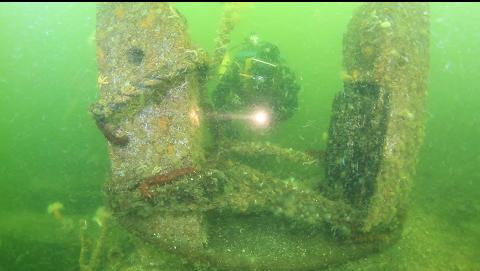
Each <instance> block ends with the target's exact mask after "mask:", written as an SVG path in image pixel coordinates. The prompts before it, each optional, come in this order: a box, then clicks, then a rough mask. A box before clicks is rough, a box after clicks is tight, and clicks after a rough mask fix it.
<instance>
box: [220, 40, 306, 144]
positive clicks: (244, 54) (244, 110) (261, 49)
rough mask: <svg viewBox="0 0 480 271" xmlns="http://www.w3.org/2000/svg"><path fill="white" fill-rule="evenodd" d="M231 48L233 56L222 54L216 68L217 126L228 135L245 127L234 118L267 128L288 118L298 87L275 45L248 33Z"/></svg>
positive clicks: (295, 105)
mask: <svg viewBox="0 0 480 271" xmlns="http://www.w3.org/2000/svg"><path fill="white" fill-rule="evenodd" d="M234 51H235V52H236V53H235V54H234V55H233V57H231V55H230V53H228V52H227V53H226V54H225V56H224V58H223V61H222V63H221V64H220V66H219V69H218V73H219V76H220V82H219V83H218V85H217V87H216V89H215V90H214V92H213V93H212V100H213V105H214V107H215V111H216V114H217V116H216V119H217V127H216V128H217V129H218V130H219V134H220V136H224V137H226V138H231V139H232V138H239V137H240V136H241V135H242V133H243V132H242V131H243V130H245V129H244V128H243V129H242V126H245V125H244V122H240V123H239V122H238V121H237V122H236V121H235V120H250V123H251V124H252V125H250V128H269V127H272V126H275V124H277V123H278V122H280V121H284V120H286V119H288V118H290V117H291V116H292V115H293V114H294V112H295V111H296V110H297V107H298V101H297V95H298V91H299V90H300V86H299V84H298V82H297V80H296V77H295V74H294V73H293V72H292V71H291V70H290V68H289V67H287V66H286V64H285V61H284V60H283V59H282V58H281V57H280V50H279V49H278V47H277V46H276V45H274V44H272V43H269V42H265V41H261V40H260V39H259V38H258V36H257V35H255V34H251V35H250V36H249V37H248V38H247V39H245V41H244V42H243V43H242V44H241V45H240V46H239V47H238V48H237V50H234ZM242 124H243V125H242ZM262 130H265V129H262Z"/></svg>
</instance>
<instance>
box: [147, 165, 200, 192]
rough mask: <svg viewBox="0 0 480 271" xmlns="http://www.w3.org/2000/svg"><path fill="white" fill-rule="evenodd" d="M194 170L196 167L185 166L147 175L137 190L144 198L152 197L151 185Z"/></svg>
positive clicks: (156, 184)
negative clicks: (164, 172)
mask: <svg viewBox="0 0 480 271" xmlns="http://www.w3.org/2000/svg"><path fill="white" fill-rule="evenodd" d="M195 172H196V169H195V168H194V167H185V168H180V169H176V170H173V171H170V172H168V173H166V174H162V175H155V176H151V177H147V178H145V179H144V180H143V181H142V182H141V183H140V184H139V186H138V190H139V191H140V194H142V196H143V198H144V199H150V198H152V192H151V191H150V188H151V187H152V186H159V185H164V184H167V183H169V182H171V181H173V180H175V179H177V178H179V177H182V176H185V175H191V174H194V173H195Z"/></svg>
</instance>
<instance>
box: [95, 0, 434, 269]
mask: <svg viewBox="0 0 480 271" xmlns="http://www.w3.org/2000/svg"><path fill="white" fill-rule="evenodd" d="M231 28H233V26H231V27H230V28H229V29H231ZM186 30H187V26H186V22H185V20H184V18H183V17H182V15H181V14H179V12H178V11H177V10H176V9H175V8H173V6H171V4H167V3H104V4H99V6H98V12H97V61H98V67H99V74H100V75H99V78H98V83H99V89H100V96H99V99H98V101H97V102H96V103H95V104H94V105H93V106H92V109H91V111H92V114H93V116H94V119H95V121H96V123H97V126H98V127H99V129H100V130H101V131H102V133H103V134H104V135H105V137H106V139H107V140H108V141H109V150H110V159H111V161H112V174H111V175H112V176H111V180H110V181H109V182H108V183H107V184H106V185H105V193H106V198H107V201H108V203H109V207H110V209H111V210H112V212H113V215H114V217H115V218H116V219H117V221H118V222H119V224H120V225H122V226H123V227H124V228H125V229H127V230H128V231H129V232H130V233H133V234H134V235H136V236H138V237H139V238H140V239H141V240H143V241H144V242H146V243H149V244H153V245H155V246H157V247H160V248H162V249H163V250H164V251H168V252H171V253H172V254H175V255H179V256H182V257H184V258H187V259H188V260H190V261H192V262H195V263H197V264H202V265H204V266H207V267H208V266H211V267H216V268H221V269H222V268H223V269H226V270H311V269H318V268H322V267H327V266H330V265H332V264H339V263H342V262H344V261H347V260H352V259H355V258H358V257H362V256H365V255H368V254H369V253H372V252H374V251H378V250H379V249H380V248H382V247H384V246H386V245H389V244H391V243H392V242H393V241H395V240H396V238H397V237H398V235H399V233H400V232H401V225H402V223H403V219H404V216H405V212H406V210H407V203H408V201H407V196H408V190H409V188H410V186H411V180H412V176H413V174H414V171H415V162H416V156H417V152H418V149H419V147H420V145H421V142H422V137H423V136H422V134H423V110H424V99H425V93H426V89H427V74H428V48H429V42H428V41H429V11H428V6H427V5H426V4H422V3H416V4H406V3H369V4H365V5H363V6H362V7H361V8H359V9H358V10H357V11H356V12H355V14H354V16H353V18H352V20H351V22H350V24H349V26H348V30H347V32H346V34H345V37H344V67H345V71H346V74H345V78H344V80H345V82H344V83H345V84H344V85H345V87H344V90H343V91H341V92H340V93H339V94H338V95H337V96H336V98H335V101H334V104H333V108H332V121H331V126H330V132H329V142H328V147H327V150H326V157H325V163H323V162H324V161H323V158H322V157H312V156H310V155H307V154H305V153H303V152H300V151H296V150H292V149H284V148H281V147H279V146H275V145H272V144H268V143H262V142H242V141H241V138H240V139H236V140H234V141H233V140H231V139H228V140H227V139H226V140H222V137H221V135H220V137H218V135H217V137H215V144H214V146H212V144H211V143H210V144H208V140H207V139H208V138H209V134H215V129H216V126H215V122H214V121H211V119H210V118H208V116H209V115H210V113H211V112H212V110H213V107H212V105H210V103H209V101H208V97H207V95H206V91H205V87H204V83H205V81H206V79H207V73H208V70H209V67H208V64H209V62H208V58H207V57H206V55H205V54H204V53H203V52H202V51H201V50H199V49H196V48H194V47H193V45H192V44H191V41H190V39H189V37H188V34H187V31H186ZM224 32H225V31H223V32H222V33H223V35H226V34H225V33H224ZM222 40H223V41H225V42H226V41H228V39H227V38H225V37H223V39H222ZM225 42H223V43H222V42H220V43H221V44H224V43H225ZM221 51H222V50H216V52H217V55H216V56H215V60H214V61H213V63H214V65H218V62H219V59H221V56H219V55H218V53H219V52H221ZM215 63H216V64H215ZM323 166H325V168H323ZM292 169H293V171H292ZM324 171H325V172H326V174H325V175H323V174H324ZM286 172H288V175H287V174H286ZM139 246H141V245H139ZM143 251H144V249H143V248H139V249H138V250H137V251H136V252H132V253H137V254H141V253H144V252H143ZM149 257H156V256H155V255H153V254H149ZM142 264H143V263H142V262H141V261H140V258H139V260H138V262H128V263H124V266H125V268H127V267H126V266H130V267H131V266H142ZM119 265H121V264H119V263H116V265H115V266H116V267H118V266H119ZM117 270H118V269H117Z"/></svg>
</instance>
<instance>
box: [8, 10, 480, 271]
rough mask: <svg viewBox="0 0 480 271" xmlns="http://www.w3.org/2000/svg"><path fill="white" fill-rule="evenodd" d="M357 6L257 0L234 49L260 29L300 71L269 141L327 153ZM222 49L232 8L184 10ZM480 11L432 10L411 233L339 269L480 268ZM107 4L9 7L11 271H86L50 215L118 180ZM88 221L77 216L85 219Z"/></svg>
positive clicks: (90, 208) (79, 213) (75, 245)
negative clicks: (293, 95)
mask: <svg viewBox="0 0 480 271" xmlns="http://www.w3.org/2000/svg"><path fill="white" fill-rule="evenodd" d="M358 5H359V4H356V3H348V4H347V3H308V4H300V3H297V4H285V3H282V4H267V3H259V4H250V5H248V6H246V7H245V9H244V10H243V12H242V17H241V20H240V22H239V24H238V26H237V28H236V29H235V31H234V32H233V43H234V44H235V43H239V42H240V41H241V40H243V38H244V37H245V36H247V35H249V34H250V33H252V32H255V33H256V34H257V35H258V36H260V37H261V38H262V39H263V40H267V41H270V42H273V43H275V44H277V45H278V46H279V48H280V50H281V53H282V56H283V57H284V58H285V59H286V61H287V62H288V63H289V65H290V67H291V68H292V69H293V70H294V71H295V72H296V73H297V76H298V77H299V78H300V80H301V81H300V83H301V86H302V90H301V93H300V96H299V111H298V112H297V113H296V115H295V116H294V117H293V118H292V119H290V120H288V121H287V122H286V123H284V124H282V125H281V126H280V127H279V128H278V130H277V131H275V132H274V133H273V134H272V135H271V137H270V138H269V140H271V141H273V142H277V143H279V144H281V145H283V146H288V147H294V148H298V149H302V150H304V149H311V148H324V147H325V143H326V142H325V141H323V140H322V137H321V134H322V133H324V132H326V131H327V129H328V125H329V119H330V109H331V103H332V100H333V96H334V94H335V93H336V92H337V91H339V90H341V88H342V82H341V80H340V75H341V71H342V67H341V63H342V36H343V33H344V32H345V30H346V25H347V22H348V21H349V19H350V17H351V15H352V11H353V10H354V9H355V8H356V7H357V6H358ZM177 7H178V9H179V10H180V12H181V13H183V14H184V15H185V16H186V17H187V20H188V23H189V27H190V33H191V36H192V37H193V39H194V41H195V42H196V44H197V45H198V46H199V47H203V48H205V49H206V50H207V51H209V52H212V50H213V47H214V38H215V34H216V30H217V26H218V23H219V18H220V14H221V11H222V6H221V4H218V3H208V4H198V3H196V4H189V3H182V4H177ZM479 21H480V5H479V4H474V3H468V4H449V3H445V4H443V3H442V4H439V3H437V4H432V5H431V69H430V82H429V92H428V98H427V119H426V137H425V142H424V145H423V147H422V151H421V154H420V162H419V165H418V169H417V177H416V179H415V186H414V188H413V192H412V195H411V198H412V200H411V210H410V214H409V218H408V221H407V223H406V227H405V230H404V233H403V238H402V240H401V241H400V242H398V243H396V244H395V245H394V246H393V247H392V248H390V249H388V250H386V251H384V252H382V253H381V254H377V255H372V256H370V257H368V258H365V259H362V260H360V261H357V262H350V263H347V264H346V265H344V266H342V267H335V268H334V267H332V270H333V269H334V270H480V171H479V170H478V165H480V143H479V139H480V113H479V108H480V92H479V91H480V89H479V87H478V86H479V83H478V82H479V78H480V61H479V59H480V24H479V23H478V22H479ZM94 31H95V4H93V3H88V4H74V3H70V4H20V3H18V4H4V3H3V4H0V270H1V271H3V270H78V254H79V240H78V235H75V234H72V233H69V232H68V231H65V230H64V229H61V227H60V226H59V225H58V223H56V221H55V220H54V219H53V218H52V217H51V216H50V215H48V214H47V206H48V205H49V204H50V203H52V202H55V201H60V202H62V203H63V204H64V206H65V209H64V215H65V217H70V218H71V219H72V221H77V220H78V219H80V218H87V219H91V217H92V216H93V215H94V213H95V210H96V209H97V208H98V207H99V206H101V205H102V193H101V188H102V184H103V182H104V181H105V180H106V179H107V178H108V172H109V161H108V156H107V143H106V140H105V139H104V138H103V136H102V135H101V133H100V132H99V131H98V130H97V128H96V126H95V124H94V122H93V120H92V119H91V117H90V115H89V113H88V106H89V105H90V104H91V103H92V102H93V101H94V100H95V98H96V95H97V83H96V82H97V69H96V59H95V39H94V35H95V32H94ZM74 226H76V224H75V225H74Z"/></svg>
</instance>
